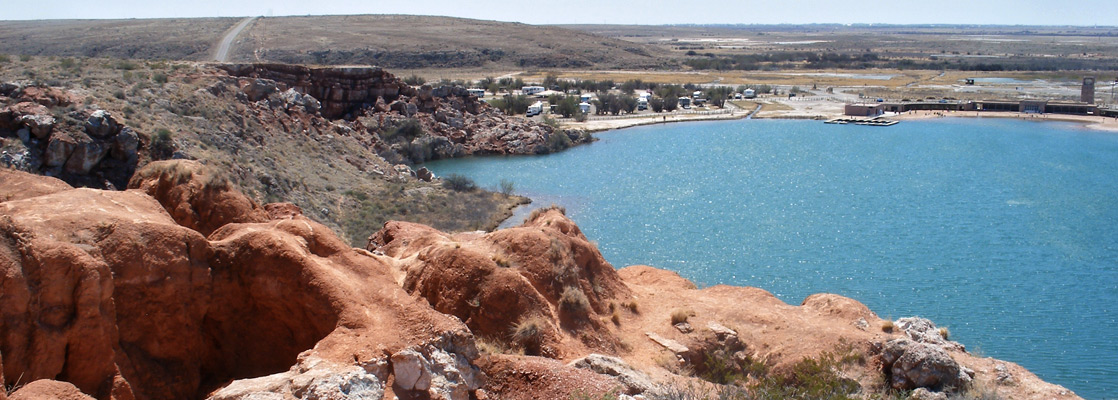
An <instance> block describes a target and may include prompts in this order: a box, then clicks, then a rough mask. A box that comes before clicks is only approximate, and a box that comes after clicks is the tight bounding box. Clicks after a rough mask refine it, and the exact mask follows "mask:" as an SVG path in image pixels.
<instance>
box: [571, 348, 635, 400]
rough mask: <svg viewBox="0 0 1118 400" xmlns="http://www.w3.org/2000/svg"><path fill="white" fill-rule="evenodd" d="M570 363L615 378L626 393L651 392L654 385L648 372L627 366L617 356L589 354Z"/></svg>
mask: <svg viewBox="0 0 1118 400" xmlns="http://www.w3.org/2000/svg"><path fill="white" fill-rule="evenodd" d="M570 365H571V366H573V367H575V368H584V369H589V370H591V371H594V372H597V373H599V374H603V375H609V376H612V377H614V378H617V381H618V382H621V385H623V386H624V387H625V393H626V394H630V395H636V394H641V393H646V392H651V391H652V390H653V389H654V388H655V387H656V385H654V384H653V383H652V378H650V377H649V376H648V374H646V373H644V372H642V371H639V370H637V369H635V368H633V367H631V366H629V364H626V363H625V361H622V360H621V359H620V358H617V357H611V356H606V355H601V354H590V355H588V356H586V357H583V358H580V359H578V360H575V361H572V362H571V363H570Z"/></svg>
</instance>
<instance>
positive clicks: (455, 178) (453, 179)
mask: <svg viewBox="0 0 1118 400" xmlns="http://www.w3.org/2000/svg"><path fill="white" fill-rule="evenodd" d="M443 187H445V188H447V189H450V190H453V191H455V192H472V191H474V190H475V189H477V183H475V182H474V180H473V179H470V177H468V176H465V175H459V174H450V175H447V176H446V177H444V178H443Z"/></svg>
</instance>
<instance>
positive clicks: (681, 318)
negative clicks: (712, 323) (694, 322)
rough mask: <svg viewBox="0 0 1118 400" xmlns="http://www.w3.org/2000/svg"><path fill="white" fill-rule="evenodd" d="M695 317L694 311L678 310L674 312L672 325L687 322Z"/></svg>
mask: <svg viewBox="0 0 1118 400" xmlns="http://www.w3.org/2000/svg"><path fill="white" fill-rule="evenodd" d="M694 315H695V312H694V311H691V310H685V309H682V308H677V309H675V310H672V325H675V324H681V323H684V322H687V320H688V319H689V318H691V317H692V316H694Z"/></svg>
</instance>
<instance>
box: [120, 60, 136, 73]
mask: <svg viewBox="0 0 1118 400" xmlns="http://www.w3.org/2000/svg"><path fill="white" fill-rule="evenodd" d="M139 67H140V66H139V65H138V64H136V63H135V62H132V61H128V60H120V61H117V63H116V65H114V66H113V68H116V69H120V70H125V71H131V70H134V69H136V68H139Z"/></svg>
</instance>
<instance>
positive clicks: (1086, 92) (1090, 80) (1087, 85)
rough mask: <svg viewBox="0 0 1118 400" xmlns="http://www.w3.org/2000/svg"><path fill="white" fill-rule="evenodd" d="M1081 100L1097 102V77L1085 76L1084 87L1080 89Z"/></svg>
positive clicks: (1088, 102)
mask: <svg viewBox="0 0 1118 400" xmlns="http://www.w3.org/2000/svg"><path fill="white" fill-rule="evenodd" d="M1079 101H1082V102H1084V103H1087V104H1095V77H1093V76H1088V77H1086V78H1083V88H1082V89H1081V90H1080V91H1079Z"/></svg>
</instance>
